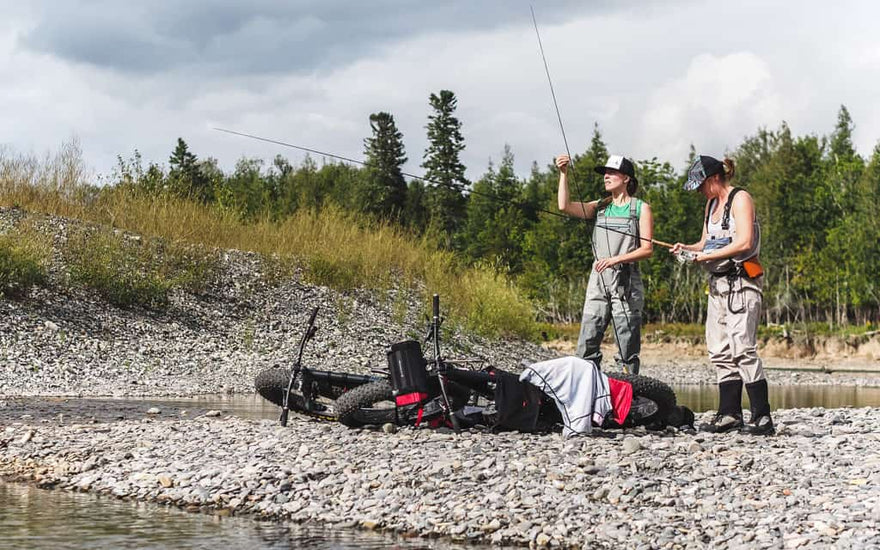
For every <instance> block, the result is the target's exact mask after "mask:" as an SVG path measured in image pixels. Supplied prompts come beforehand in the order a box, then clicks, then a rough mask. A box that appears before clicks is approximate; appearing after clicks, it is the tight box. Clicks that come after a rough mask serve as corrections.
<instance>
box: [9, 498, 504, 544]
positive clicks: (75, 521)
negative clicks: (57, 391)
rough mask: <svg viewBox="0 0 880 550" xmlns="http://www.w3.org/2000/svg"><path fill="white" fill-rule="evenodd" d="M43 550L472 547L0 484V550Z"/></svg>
mask: <svg viewBox="0 0 880 550" xmlns="http://www.w3.org/2000/svg"><path fill="white" fill-rule="evenodd" d="M42 548H47V549H52V550H59V549H65V550H117V549H126V548H137V549H149V550H160V549H161V550H171V549H174V550H191V549H192V550H194V549H205V550H217V549H222V548H229V549H235V550H237V549H239V548H241V549H253V550H269V549H271V550H281V549H288V548H315V549H318V550H330V549H333V550H349V549H358V550H384V549H387V548H392V549H398V550H419V549H429V548H430V549H440V550H464V549H465V548H474V546H465V545H460V544H454V543H449V542H443V541H436V540H430V539H427V540H426V539H404V538H398V537H392V536H389V535H384V534H381V533H370V532H367V531H358V530H354V529H337V530H330V529H328V528H325V527H317V526H316V527H310V526H300V525H295V524H289V523H274V522H273V523H270V522H263V521H255V520H253V519H251V518H238V517H220V516H213V515H207V514H201V513H187V512H184V511H182V510H179V509H177V508H170V507H164V506H159V505H156V504H144V503H137V502H129V501H121V500H117V499H114V498H109V497H100V496H96V495H90V494H84V493H69V492H66V491H60V490H59V491H53V490H45V489H37V488H36V487H33V486H30V485H24V484H19V483H3V482H0V550H13V549H15V550H19V549H20V550H30V549H33V550H37V549H42ZM479 548H485V547H482V546H480V547H479ZM496 548H497V547H496Z"/></svg>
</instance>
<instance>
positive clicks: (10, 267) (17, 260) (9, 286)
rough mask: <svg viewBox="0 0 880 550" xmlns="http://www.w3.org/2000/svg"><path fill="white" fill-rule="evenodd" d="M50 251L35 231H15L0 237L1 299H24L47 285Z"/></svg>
mask: <svg viewBox="0 0 880 550" xmlns="http://www.w3.org/2000/svg"><path fill="white" fill-rule="evenodd" d="M50 255H51V248H50V246H49V243H48V241H47V239H46V238H44V237H43V236H42V235H40V234H39V233H37V232H34V231H28V230H24V231H22V230H17V229H14V230H12V231H10V232H8V233H6V234H2V235H0V296H21V295H23V294H25V293H26V292H27V291H28V289H30V288H31V287H32V286H35V285H42V284H45V282H46V279H47V276H48V271H47V266H48V264H49V258H50Z"/></svg>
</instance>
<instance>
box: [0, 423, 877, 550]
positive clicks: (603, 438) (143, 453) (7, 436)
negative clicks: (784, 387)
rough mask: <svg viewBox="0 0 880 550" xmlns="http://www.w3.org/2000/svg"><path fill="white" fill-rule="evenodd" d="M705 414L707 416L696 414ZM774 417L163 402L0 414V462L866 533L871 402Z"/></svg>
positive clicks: (725, 540) (535, 517)
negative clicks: (470, 422)
mask: <svg viewBox="0 0 880 550" xmlns="http://www.w3.org/2000/svg"><path fill="white" fill-rule="evenodd" d="M701 416H702V417H703V418H702V419H703V420H706V419H708V415H701ZM775 418H776V420H777V423H778V425H779V434H778V435H777V436H775V437H772V438H761V439H755V438H753V437H747V436H743V435H739V434H721V435H714V434H699V433H698V434H695V435H687V434H684V433H681V432H674V431H671V430H670V431H667V432H662V433H650V432H645V431H644V430H641V429H637V430H632V431H627V432H597V433H595V434H594V435H592V436H589V437H578V438H572V439H567V440H566V439H563V438H561V437H560V436H559V435H556V434H550V435H529V434H516V433H504V434H489V433H480V432H475V433H471V432H467V433H463V434H461V435H454V434H451V433H442V432H437V431H433V430H416V429H403V430H400V431H399V432H397V433H395V434H386V433H384V432H382V431H381V430H350V429H347V428H345V427H342V426H340V425H335V424H332V423H326V422H319V421H310V420H303V419H298V420H297V421H296V422H291V424H290V425H289V426H288V428H280V427H279V426H278V424H277V422H275V421H273V420H248V419H240V418H234V417H227V416H225V415H221V416H207V415H205V414H202V415H201V416H196V417H190V418H181V417H177V416H174V417H172V415H171V414H170V411H169V414H166V415H165V416H163V415H152V416H145V417H143V418H140V419H136V420H135V419H132V420H121V421H113V422H108V423H101V424H77V423H71V424H64V425H52V424H49V425H39V426H33V425H26V424H23V423H21V422H16V423H7V424H6V425H5V426H4V427H3V428H2V429H0V474H2V475H3V476H4V477H6V478H7V479H19V480H29V481H31V482H35V483H37V484H38V485H41V486H46V487H55V488H59V489H65V490H73V491H89V492H93V493H98V494H106V495H112V496H115V497H117V498H123V499H131V500H138V501H145V502H156V503H161V504H168V505H173V506H178V507H181V508H183V509H190V510H201V511H208V512H211V513H220V514H234V515H246V516H254V517H260V518H266V519H273V520H281V521H294V522H298V523H300V522H319V523H323V524H326V525H328V526H336V527H359V528H363V529H368V530H385V531H389V532H393V533H397V534H401V535H405V536H421V537H425V536H427V537H437V536H441V537H446V538H449V539H450V540H458V541H473V542H486V543H496V544H510V545H529V544H533V545H551V544H552V545H559V546H580V547H609V548H610V547H620V546H621V545H623V546H627V547H645V548H650V547H665V546H667V545H668V546H669V547H676V546H682V547H687V546H709V547H713V548H735V547H779V546H784V547H799V546H810V545H813V544H816V545H832V546H833V545H837V546H843V547H849V546H851V547H867V546H873V545H877V544H880V529H878V528H880V525H878V522H877V519H876V518H878V517H880V410H878V409H876V408H862V409H832V410H826V409H818V408H816V409H798V410H783V411H777V413H776V415H775Z"/></svg>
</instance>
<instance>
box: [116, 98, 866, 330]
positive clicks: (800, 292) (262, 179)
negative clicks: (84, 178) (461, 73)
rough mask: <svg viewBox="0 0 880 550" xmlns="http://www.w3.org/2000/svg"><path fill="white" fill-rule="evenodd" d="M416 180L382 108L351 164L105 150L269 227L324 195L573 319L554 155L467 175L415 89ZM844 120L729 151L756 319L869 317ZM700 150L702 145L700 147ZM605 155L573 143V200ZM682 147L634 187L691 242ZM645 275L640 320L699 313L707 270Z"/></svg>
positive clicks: (661, 254) (186, 193)
mask: <svg viewBox="0 0 880 550" xmlns="http://www.w3.org/2000/svg"><path fill="white" fill-rule="evenodd" d="M429 107H430V113H429V115H428V117H427V123H426V126H425V129H426V131H427V136H428V147H427V149H426V150H425V151H424V153H423V155H422V162H421V167H422V168H423V169H424V176H423V178H422V179H414V178H409V181H407V178H406V177H405V176H404V174H403V173H402V166H403V165H404V164H405V163H406V162H407V160H408V157H407V153H406V150H405V146H404V141H403V135H402V133H401V132H400V131H399V130H398V128H397V126H396V124H395V121H394V117H393V115H392V114H390V113H388V112H378V113H373V114H371V115H370V116H369V128H370V133H369V135H368V137H366V138H365V139H364V159H365V160H364V164H363V165H362V166H352V165H350V164H345V163H340V162H335V161H324V162H322V163H321V164H320V165H319V164H318V163H317V162H316V161H315V160H314V159H313V158H311V157H308V156H307V157H306V158H305V160H304V161H303V162H302V163H301V164H299V165H298V166H293V165H292V164H291V163H290V162H289V161H288V160H287V159H286V158H284V157H283V156H281V155H279V156H276V157H275V159H274V160H273V161H272V162H271V163H270V164H268V165H267V164H266V163H265V162H264V161H263V160H260V159H255V158H242V159H241V160H239V161H238V163H237V164H236V166H235V168H234V170H233V171H232V172H231V173H224V172H223V170H221V169H220V168H219V166H218V163H217V161H216V160H215V159H212V158H204V159H199V158H198V157H197V156H196V155H195V154H194V153H193V152H192V151H190V149H189V147H188V145H187V144H186V142H185V141H184V140H183V139H178V142H177V146H176V147H175V149H174V151H173V152H172V154H171V156H170V158H169V160H168V168H167V169H166V168H165V167H163V166H160V165H158V164H156V163H149V164H148V165H147V166H146V167H145V166H144V163H143V159H142V158H141V156H140V154H139V153H138V152H137V151H135V153H134V155H133V156H132V157H131V158H129V159H123V158H122V157H120V158H119V161H118V167H117V170H116V173H115V175H114V176H115V177H114V181H115V182H116V185H121V186H130V187H132V188H135V189H138V190H140V191H143V192H146V193H169V194H173V195H177V196H183V197H187V198H190V199H191V200H195V201H199V202H202V203H205V204H210V205H213V206H214V207H216V208H219V209H222V210H226V211H231V212H234V213H235V214H236V215H238V216H240V217H241V218H242V219H245V220H248V219H265V218H270V219H273V220H279V221H280V220H283V219H284V218H285V217H287V216H289V215H291V214H292V213H294V212H296V211H297V210H299V209H311V210H320V209H321V208H322V207H323V206H325V205H328V204H331V203H332V204H335V205H337V206H339V207H342V208H344V209H347V210H349V211H353V212H359V213H361V214H363V215H364V216H367V217H369V218H372V219H379V220H383V221H386V222H388V223H393V224H398V225H400V226H401V227H404V228H406V229H407V230H408V231H410V232H411V233H412V234H413V235H414V237H417V238H422V239H427V240H428V241H429V242H432V243H434V244H435V245H436V246H438V247H442V248H445V249H449V250H453V251H455V252H456V253H457V255H458V257H459V258H460V259H461V261H463V262H465V263H469V264H475V263H483V264H488V265H491V266H492V267H493V268H494V269H495V270H496V271H497V272H499V273H503V274H504V275H506V276H508V277H510V278H511V279H512V280H513V281H515V282H516V284H517V285H519V286H520V287H521V288H522V289H523V290H525V291H526V293H527V294H528V295H529V296H530V297H531V299H532V300H533V301H534V303H535V305H536V308H537V311H538V313H539V316H540V317H541V318H542V319H544V320H548V321H552V322H576V321H578V320H579V319H580V311H581V308H582V305H583V292H584V288H585V285H586V279H587V277H588V275H589V272H588V270H589V269H590V265H591V263H592V249H591V245H590V240H591V230H592V226H591V224H590V223H589V222H585V221H584V220H579V219H573V218H565V217H561V216H555V215H550V214H548V213H547V211H550V212H555V211H556V187H557V178H558V174H557V172H556V169H555V167H554V166H553V165H552V163H548V164H546V165H544V166H541V165H539V164H538V163H533V164H532V169H531V173H530V174H529V176H528V177H525V178H521V177H518V176H517V175H516V174H515V172H514V155H513V152H512V151H511V150H510V148H509V147H508V146H505V147H504V150H503V153H502V156H501V159H500V161H499V162H498V163H497V164H496V163H492V162H490V163H489V166H488V167H487V168H486V171H485V172H484V173H483V174H482V176H480V178H479V179H477V180H476V181H473V182H471V181H468V180H467V178H466V177H465V172H466V168H465V166H464V165H463V164H462V162H461V160H460V154H461V152H462V151H463V150H464V148H465V142H464V137H463V135H462V131H461V129H462V123H461V121H460V120H459V119H458V118H457V117H456V116H455V110H456V107H457V98H456V97H455V94H454V93H453V92H451V91H449V90H442V91H440V92H439V93H437V94H431V95H430V97H429ZM853 129H854V123H853V120H852V118H851V116H850V114H849V112H848V111H847V109H846V107H843V106H842V107H841V108H840V111H839V113H838V117H837V122H836V125H835V127H834V129H833V131H832V132H831V133H830V134H829V135H827V136H818V135H807V136H795V135H793V134H792V132H791V129H790V128H789V127H788V125H787V124H785V123H782V124H781V125H780V126H779V128H777V129H775V130H769V129H766V128H762V129H759V130H758V131H757V132H756V133H755V134H754V135H751V136H748V137H747V138H745V139H744V140H743V142H742V143H741V144H740V145H739V146H738V147H737V148H736V149H735V150H733V151H729V152H728V156H731V157H732V158H733V159H734V160H735V161H736V163H737V176H736V179H735V181H734V183H735V185H738V186H741V187H744V188H746V189H748V190H749V192H750V193H751V194H752V195H753V197H754V199H755V203H756V208H757V214H758V218H759V221H760V223H761V226H762V250H761V260H762V263H763V264H764V267H765V273H766V275H765V316H766V321H767V322H769V323H800V322H826V323H829V324H831V325H846V324H851V323H858V324H864V323H868V322H872V323H876V322H877V321H878V317H880V293H878V290H880V289H878V285H877V276H876V274H877V273H880V249H878V248H880V244H878V241H880V207H878V205H877V201H876V200H874V198H875V197H877V196H878V192H880V144H878V146H877V147H876V148H875V149H874V151H873V153H872V155H871V157H870V158H867V159H865V158H863V157H861V156H860V155H859V154H858V152H857V151H856V150H855V147H854V145H853V141H852V135H853ZM707 153H709V154H712V153H716V152H707ZM608 154H609V151H608V147H607V145H606V143H605V142H604V140H603V139H602V135H601V132H600V130H599V128H598V126H595V127H594V129H593V134H592V138H591V140H590V144H589V146H588V147H587V149H586V150H585V151H583V152H581V153H578V154H575V155H574V159H573V166H574V170H575V172H574V177H575V178H576V181H577V184H576V185H575V186H574V189H573V191H574V192H575V194H577V193H579V194H580V195H581V196H580V197H573V198H575V199H580V200H592V199H595V198H599V197H601V196H602V195H603V189H604V186H603V183H602V176H601V175H599V174H596V173H594V172H593V171H592V167H593V166H595V165H598V164H603V163H604V162H605V160H606V158H607V156H608ZM695 154H696V152H695V151H694V150H693V148H692V149H691V152H690V155H689V157H688V158H687V159H681V161H680V162H681V164H680V170H678V169H676V168H674V167H673V165H672V164H670V163H669V162H668V161H661V160H658V159H657V158H656V157H655V158H652V159H649V160H641V161H636V172H637V176H638V178H639V182H640V189H639V191H638V193H637V196H640V197H641V198H642V199H644V200H646V201H647V202H648V203H650V204H651V205H652V206H653V210H654V213H655V236H656V237H657V238H658V239H661V240H664V241H669V242H674V241H682V242H693V241H695V240H697V239H698V238H699V236H700V231H701V223H702V221H703V209H704V200H703V198H702V196H701V195H699V194H698V193H693V192H686V191H683V190H682V184H683V183H684V180H685V177H686V170H687V167H688V166H689V165H690V163H691V162H692V160H693V158H694V157H695ZM641 269H642V272H643V275H644V279H645V283H646V292H647V295H646V319H647V320H648V321H652V322H691V323H698V322H702V321H703V319H704V316H705V286H706V282H705V277H704V275H703V273H702V272H701V271H700V270H699V269H698V268H696V267H694V266H688V265H682V264H679V263H677V262H676V261H675V260H674V259H673V257H672V256H670V255H669V254H667V253H666V251H665V250H663V249H661V248H655V254H654V256H653V257H652V258H651V259H649V260H647V261H644V262H642V263H641Z"/></svg>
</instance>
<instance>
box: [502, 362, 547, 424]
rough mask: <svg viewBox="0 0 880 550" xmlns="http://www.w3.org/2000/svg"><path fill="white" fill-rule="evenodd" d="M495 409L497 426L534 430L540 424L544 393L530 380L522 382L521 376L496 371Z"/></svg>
mask: <svg viewBox="0 0 880 550" xmlns="http://www.w3.org/2000/svg"><path fill="white" fill-rule="evenodd" d="M495 383H496V385H495V410H496V411H497V412H498V421H497V422H496V425H495V427H496V428H501V429H506V430H517V431H520V432H533V431H535V428H536V426H537V424H538V414H539V412H540V410H541V397H542V396H543V393H542V392H541V390H539V389H538V388H536V387H535V386H534V385H532V384H530V383H528V382H520V380H519V376H517V375H515V374H511V373H509V372H504V371H501V370H496V371H495Z"/></svg>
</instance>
